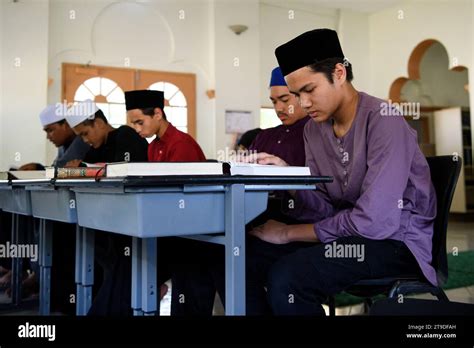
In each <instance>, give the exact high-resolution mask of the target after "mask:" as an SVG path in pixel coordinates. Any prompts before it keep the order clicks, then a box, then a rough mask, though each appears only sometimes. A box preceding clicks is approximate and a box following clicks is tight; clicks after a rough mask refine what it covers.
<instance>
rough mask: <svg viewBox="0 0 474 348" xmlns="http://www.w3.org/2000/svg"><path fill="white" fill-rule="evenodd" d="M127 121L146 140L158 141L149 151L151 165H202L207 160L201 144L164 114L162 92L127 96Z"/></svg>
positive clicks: (139, 92) (132, 93) (145, 91)
mask: <svg viewBox="0 0 474 348" xmlns="http://www.w3.org/2000/svg"><path fill="white" fill-rule="evenodd" d="M125 104H126V108H127V117H128V120H129V122H130V124H131V125H132V127H133V128H134V129H135V131H137V133H138V134H140V136H141V137H143V138H150V137H152V136H154V135H156V138H155V139H154V140H153V141H152V142H151V143H150V146H149V147H148V160H149V161H150V162H200V161H205V160H206V157H205V156H204V153H203V152H202V150H201V147H200V146H199V145H198V143H197V142H196V141H195V140H194V139H193V138H192V137H191V136H190V135H189V134H186V133H184V132H181V131H180V130H178V129H176V128H175V127H174V126H173V125H172V124H171V123H170V122H169V121H168V120H167V119H166V114H165V111H164V106H165V99H164V94H163V92H161V91H150V90H139V91H128V92H125Z"/></svg>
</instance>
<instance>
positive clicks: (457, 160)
mask: <svg viewBox="0 0 474 348" xmlns="http://www.w3.org/2000/svg"><path fill="white" fill-rule="evenodd" d="M426 159H427V161H428V165H429V166H430V172H431V181H432V182H433V186H434V188H435V191H436V198H437V214H436V218H435V222H434V231H433V250H432V255H433V261H432V265H433V267H434V269H435V270H436V274H437V277H438V283H439V285H440V286H441V285H443V284H444V283H445V282H446V280H447V279H448V258H447V255H446V234H447V230H448V217H449V209H450V208H451V202H452V201H453V196H454V189H455V188H456V183H457V181H458V178H459V173H460V172H461V163H462V159H461V157H454V156H435V157H427V158H426Z"/></svg>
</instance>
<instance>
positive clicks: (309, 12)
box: [260, 0, 337, 117]
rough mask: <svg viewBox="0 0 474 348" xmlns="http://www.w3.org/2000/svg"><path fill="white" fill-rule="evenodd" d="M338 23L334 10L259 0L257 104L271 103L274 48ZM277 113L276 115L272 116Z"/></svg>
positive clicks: (275, 64)
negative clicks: (307, 32) (258, 94)
mask: <svg viewBox="0 0 474 348" xmlns="http://www.w3.org/2000/svg"><path fill="white" fill-rule="evenodd" d="M336 27H337V11H336V10H334V9H326V8H323V7H316V6H314V5H313V6H310V5H308V4H304V3H302V4H300V3H298V2H291V3H289V2H288V1H275V0H273V1H268V0H267V1H263V2H261V3H260V67H261V70H260V81H261V83H260V95H261V99H260V104H261V106H267V107H272V103H271V102H270V100H269V90H268V85H269V82H270V73H271V71H272V70H273V68H275V67H276V66H277V65H278V63H277V60H276V58H275V49H276V48H277V47H278V46H280V45H282V44H284V43H285V42H287V41H289V40H291V39H293V38H294V37H296V36H298V35H299V34H302V33H304V32H305V31H308V30H312V29H316V28H330V29H336ZM275 117H276V116H275Z"/></svg>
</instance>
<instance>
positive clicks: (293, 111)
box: [249, 67, 310, 166]
mask: <svg viewBox="0 0 474 348" xmlns="http://www.w3.org/2000/svg"><path fill="white" fill-rule="evenodd" d="M270 100H271V101H272V103H273V107H274V109H275V112H276V114H277V116H278V118H279V119H280V121H281V123H282V124H281V125H279V126H276V127H273V128H268V129H264V130H263V131H262V132H261V133H259V134H258V135H257V137H256V138H255V140H254V141H253V143H252V144H251V145H250V147H249V150H250V151H252V150H253V151H257V152H266V153H269V154H272V155H275V156H278V157H280V158H282V159H284V160H285V161H286V162H287V163H288V164H289V165H290V166H304V165H305V154H304V141H303V129H304V126H305V124H306V122H308V120H309V119H310V117H309V116H308V115H307V114H306V112H305V111H304V110H303V109H302V108H301V107H300V106H299V104H298V101H297V100H296V98H295V96H293V95H292V94H291V93H290V91H289V90H288V87H287V85H286V82H285V79H284V78H283V75H282V73H281V70H280V68H279V67H276V68H275V69H273V70H272V75H271V79H270Z"/></svg>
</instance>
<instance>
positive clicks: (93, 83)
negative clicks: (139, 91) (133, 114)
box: [74, 77, 127, 127]
mask: <svg viewBox="0 0 474 348" xmlns="http://www.w3.org/2000/svg"><path fill="white" fill-rule="evenodd" d="M86 99H92V100H94V101H95V102H96V104H97V107H99V108H100V109H101V110H102V111H103V112H104V115H105V117H107V120H108V121H109V123H110V125H111V126H112V127H120V126H121V125H124V124H126V123H127V112H126V110H125V94H124V92H123V90H122V89H121V88H120V87H119V86H118V84H117V83H115V82H114V81H113V80H111V79H108V78H105V77H92V78H90V79H88V80H86V81H84V82H83V83H82V84H81V85H80V86H79V88H77V90H76V93H75V94H74V101H75V102H78V101H84V100H86Z"/></svg>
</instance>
